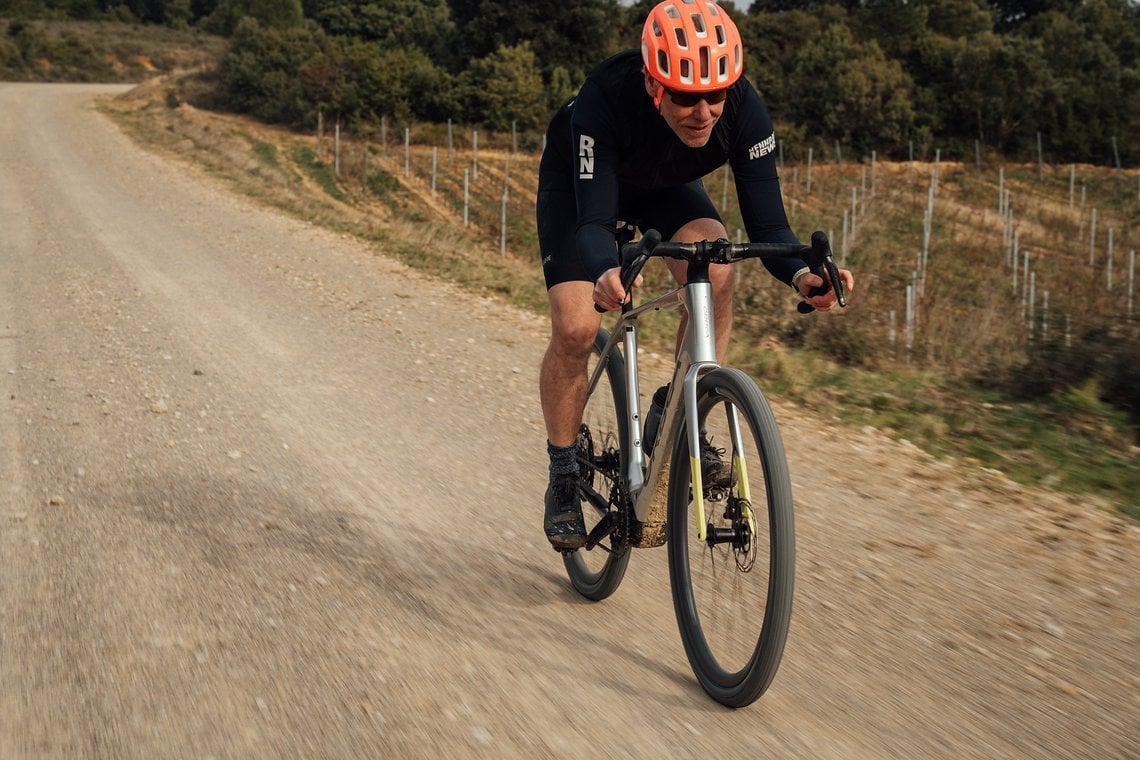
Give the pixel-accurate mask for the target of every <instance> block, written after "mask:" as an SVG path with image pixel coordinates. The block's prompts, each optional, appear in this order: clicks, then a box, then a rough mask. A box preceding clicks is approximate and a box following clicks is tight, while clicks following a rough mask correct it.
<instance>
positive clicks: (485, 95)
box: [466, 42, 547, 130]
mask: <svg viewBox="0 0 1140 760" xmlns="http://www.w3.org/2000/svg"><path fill="white" fill-rule="evenodd" d="M467 74H468V76H467V78H466V84H467V88H466V90H467V92H468V93H469V97H470V98H471V100H472V106H473V111H474V113H473V114H472V116H473V117H475V118H476V119H478V120H480V121H482V122H484V123H485V124H486V125H487V126H488V127H489V128H491V129H499V130H504V129H509V128H510V127H511V123H512V122H517V123H518V126H519V127H521V128H522V129H533V128H534V127H537V126H538V125H539V123H540V122H541V120H542V119H543V118H545V117H546V115H547V108H546V98H545V94H544V92H543V88H542V75H541V74H540V73H539V70H538V63H537V61H536V60H535V56H534V51H533V50H531V47H530V44H529V43H526V42H524V43H522V44H521V45H515V46H513V47H506V46H503V47H500V48H499V49H498V50H496V51H495V52H494V53H493V54H491V55H489V56H487V57H486V58H483V59H482V60H479V61H476V62H475V63H474V64H473V65H472V66H471V68H470V69H468V71H467Z"/></svg>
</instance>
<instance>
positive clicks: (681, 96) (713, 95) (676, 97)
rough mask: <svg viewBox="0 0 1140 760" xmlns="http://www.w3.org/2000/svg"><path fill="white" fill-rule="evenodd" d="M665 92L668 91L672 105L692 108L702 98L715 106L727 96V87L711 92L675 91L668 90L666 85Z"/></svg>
mask: <svg viewBox="0 0 1140 760" xmlns="http://www.w3.org/2000/svg"><path fill="white" fill-rule="evenodd" d="M664 90H665V92H667V93H669V100H672V101H673V105H675V106H680V107H681V108H693V107H694V106H696V105H697V104H698V103H700V102H701V101H702V100H703V101H705V102H706V103H708V104H709V105H710V106H715V105H716V104H717V103H723V102H724V99H725V98H727V97H728V88H727V87H726V88H724V89H723V90H713V91H711V92H677V91H676V90H670V89H669V88H668V87H665V88H664Z"/></svg>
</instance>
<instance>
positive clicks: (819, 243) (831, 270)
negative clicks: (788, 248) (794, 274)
mask: <svg viewBox="0 0 1140 760" xmlns="http://www.w3.org/2000/svg"><path fill="white" fill-rule="evenodd" d="M809 258H810V260H809V261H808V268H809V269H810V270H811V273H812V274H814V275H815V276H817V277H819V278H820V279H821V280H823V284H822V285H813V286H812V287H811V288H809V289H808V293H807V297H808V298H814V297H815V296H822V295H824V294H825V293H827V292H828V291H830V290H831V286H832V283H834V285H835V300H836V302H838V303H839V306H840V307H841V308H845V307H846V306H847V294H846V292H844V288H843V279H842V278H841V277H840V276H839V267H838V266H836V264H835V259H834V258H833V257H832V255H831V243H830V242H829V241H828V239H827V235H825V234H824V233H823V232H822V231H821V230H817V231H815V232H813V233H812V235H811V256H810V257H809ZM796 310H797V311H798V312H799V313H800V314H810V313H812V312H813V311H815V307H814V306H812V305H811V304H810V303H808V302H807V301H800V302H799V303H798V304H796Z"/></svg>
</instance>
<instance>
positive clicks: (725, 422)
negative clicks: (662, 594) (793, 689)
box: [668, 369, 795, 707]
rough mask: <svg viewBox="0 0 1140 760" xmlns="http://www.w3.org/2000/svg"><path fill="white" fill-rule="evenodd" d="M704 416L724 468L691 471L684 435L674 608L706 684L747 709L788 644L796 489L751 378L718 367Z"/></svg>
mask: <svg viewBox="0 0 1140 760" xmlns="http://www.w3.org/2000/svg"><path fill="white" fill-rule="evenodd" d="M697 410H698V417H699V422H700V431H701V437H702V440H703V441H705V442H706V447H711V448H713V449H714V450H717V451H719V453H720V460H721V462H722V465H721V468H720V470H719V471H717V468H716V466H715V464H714V463H710V462H705V463H704V466H701V465H700V464H697V463H692V464H691V463H690V457H689V445H688V433H687V431H685V430H683V432H682V435H681V436H680V437H679V439H678V442H677V445H676V448H675V449H674V452H673V463H672V468H671V471H672V477H671V479H670V483H669V527H668V531H669V535H668V544H669V550H668V553H669V578H670V582H671V585H672V588H673V605H674V607H675V609H676V613H677V623H678V625H679V627H680V630H681V640H682V642H683V643H684V645H685V653H686V655H688V658H689V663H690V665H691V666H692V668H693V672H694V673H695V674H696V676H697V679H698V680H699V681H700V684H701V686H702V687H704V689H705V691H707V692H708V693H709V695H710V696H712V698H713V699H715V700H716V701H718V702H720V703H721V704H724V705H727V706H729V707H744V706H745V705H749V704H751V703H752V702H754V701H756V699H758V698H759V697H760V695H762V694H763V693H764V692H765V691H766V690H767V689H768V687H769V685H770V684H771V683H772V679H773V678H774V677H775V675H776V670H777V669H778V668H779V665H780V659H781V657H782V656H783V652H784V642H785V641H786V640H787V634H788V625H789V623H790V621H791V612H792V594H793V585H794V584H793V575H794V572H795V569H794V565H795V529H794V525H793V516H792V487H791V481H790V478H789V476H788V465H787V460H786V458H785V455H784V446H783V443H782V442H781V440H780V434H779V431H778V430H777V428H776V420H775V417H774V416H773V415H772V410H771V408H770V407H769V406H768V402H767V401H766V400H765V399H764V396H763V395H762V394H761V393H760V389H759V388H757V387H756V383H755V382H753V380H752V379H751V378H750V377H748V375H746V374H744V373H743V372H741V371H740V370H736V369H717V370H714V371H712V372H710V373H709V374H707V375H706V376H704V377H703V378H701V380H700V381H699V383H698V385H697ZM705 456H706V457H707V456H708V455H707V454H706V455H705ZM701 458H702V457H701V456H700V454H698V461H700V459H701ZM714 459H715V457H714ZM710 465H711V466H710ZM693 467H699V468H700V469H701V470H703V471H704V474H703V475H702V480H704V481H707V482H704V483H703V489H702V490H703V499H702V501H703V507H704V518H703V521H701V520H700V518H699V517H698V508H697V504H696V503H695V502H694V500H693V499H692V493H691V491H692V489H691V482H692V479H693V478H692V475H691V473H692V468H693ZM698 521H700V522H703V525H700V524H699V522H698ZM700 527H703V528H704V531H703V532H704V533H705V537H704V538H703V539H702V538H701V537H700V535H699V528H700Z"/></svg>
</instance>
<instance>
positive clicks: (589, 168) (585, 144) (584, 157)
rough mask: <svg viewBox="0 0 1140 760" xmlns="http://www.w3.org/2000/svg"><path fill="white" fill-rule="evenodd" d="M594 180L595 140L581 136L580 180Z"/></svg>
mask: <svg viewBox="0 0 1140 760" xmlns="http://www.w3.org/2000/svg"><path fill="white" fill-rule="evenodd" d="M593 178H594V138H592V137H590V136H589V135H581V136H580V137H579V138H578V179H593Z"/></svg>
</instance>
